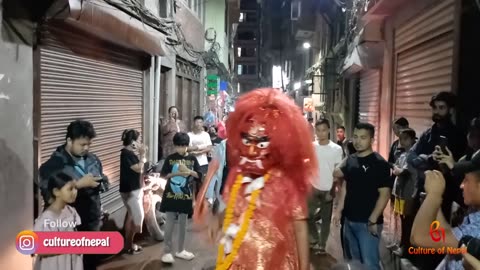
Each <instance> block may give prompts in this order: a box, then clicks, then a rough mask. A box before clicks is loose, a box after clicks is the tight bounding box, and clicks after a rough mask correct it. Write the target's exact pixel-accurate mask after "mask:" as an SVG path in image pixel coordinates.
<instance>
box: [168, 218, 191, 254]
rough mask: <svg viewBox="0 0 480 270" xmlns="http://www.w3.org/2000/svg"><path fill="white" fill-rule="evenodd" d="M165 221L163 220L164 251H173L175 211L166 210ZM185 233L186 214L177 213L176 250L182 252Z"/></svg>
mask: <svg viewBox="0 0 480 270" xmlns="http://www.w3.org/2000/svg"><path fill="white" fill-rule="evenodd" d="M165 215H166V221H165V248H164V253H165V254H167V253H172V252H173V232H174V229H175V223H176V222H175V218H176V217H177V213H174V212H166V213H165ZM186 234H187V214H180V213H178V243H177V244H178V247H177V250H178V252H182V251H183V250H184V249H185V247H184V245H185V235H186Z"/></svg>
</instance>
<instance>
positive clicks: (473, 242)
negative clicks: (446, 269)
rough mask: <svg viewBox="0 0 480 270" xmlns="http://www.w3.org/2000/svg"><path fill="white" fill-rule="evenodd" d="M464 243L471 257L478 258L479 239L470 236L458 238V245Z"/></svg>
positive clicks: (479, 258)
mask: <svg viewBox="0 0 480 270" xmlns="http://www.w3.org/2000/svg"><path fill="white" fill-rule="evenodd" d="M462 245H465V246H466V247H467V252H468V253H469V254H470V255H472V256H473V257H475V258H477V259H478V260H480V239H478V238H474V237H472V236H468V235H466V236H464V237H462V239H460V242H459V243H458V246H459V247H461V246H462Z"/></svg>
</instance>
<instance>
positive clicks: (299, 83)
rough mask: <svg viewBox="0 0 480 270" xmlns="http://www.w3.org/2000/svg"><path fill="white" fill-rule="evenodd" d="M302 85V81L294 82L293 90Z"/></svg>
mask: <svg viewBox="0 0 480 270" xmlns="http://www.w3.org/2000/svg"><path fill="white" fill-rule="evenodd" d="M301 87H302V83H301V82H296V83H295V84H293V90H298V89H300V88H301Z"/></svg>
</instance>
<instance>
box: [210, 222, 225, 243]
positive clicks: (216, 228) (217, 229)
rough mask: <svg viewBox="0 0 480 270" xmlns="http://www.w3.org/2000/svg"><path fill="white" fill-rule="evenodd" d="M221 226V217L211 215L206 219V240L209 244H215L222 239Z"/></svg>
mask: <svg viewBox="0 0 480 270" xmlns="http://www.w3.org/2000/svg"><path fill="white" fill-rule="evenodd" d="M222 224H223V215H211V216H210V217H209V218H208V223H207V232H208V240H209V241H210V242H211V243H213V244H217V243H218V242H219V241H220V239H222V237H223V232H222Z"/></svg>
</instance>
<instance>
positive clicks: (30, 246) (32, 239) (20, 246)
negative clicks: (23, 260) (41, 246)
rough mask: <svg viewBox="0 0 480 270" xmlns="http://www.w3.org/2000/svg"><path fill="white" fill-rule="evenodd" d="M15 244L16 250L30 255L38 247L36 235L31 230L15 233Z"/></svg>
mask: <svg viewBox="0 0 480 270" xmlns="http://www.w3.org/2000/svg"><path fill="white" fill-rule="evenodd" d="M16 246H17V250H18V252H20V253H22V254H25V255H31V254H34V253H35V251H36V250H37V247H38V236H37V234H36V233H34V232H32V231H22V232H20V233H19V234H17V239H16Z"/></svg>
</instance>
